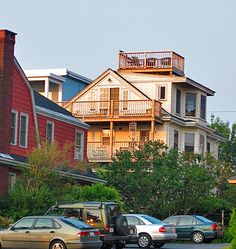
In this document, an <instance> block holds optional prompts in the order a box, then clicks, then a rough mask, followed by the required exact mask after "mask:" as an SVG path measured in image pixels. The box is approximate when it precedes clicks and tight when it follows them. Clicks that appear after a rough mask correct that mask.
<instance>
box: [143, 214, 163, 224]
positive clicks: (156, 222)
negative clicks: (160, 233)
mask: <svg viewBox="0 0 236 249" xmlns="http://www.w3.org/2000/svg"><path fill="white" fill-rule="evenodd" d="M141 217H142V218H144V219H145V220H148V221H149V222H151V223H152V224H159V223H161V221H160V220H158V219H157V218H155V217H152V216H149V215H142V216H141Z"/></svg>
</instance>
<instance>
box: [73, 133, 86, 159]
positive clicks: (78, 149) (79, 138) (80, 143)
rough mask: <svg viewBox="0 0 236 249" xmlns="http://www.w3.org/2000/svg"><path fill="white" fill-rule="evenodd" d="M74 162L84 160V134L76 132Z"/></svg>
mask: <svg viewBox="0 0 236 249" xmlns="http://www.w3.org/2000/svg"><path fill="white" fill-rule="evenodd" d="M74 158H75V160H79V161H83V160H84V132H82V131H76V133H75V155H74Z"/></svg>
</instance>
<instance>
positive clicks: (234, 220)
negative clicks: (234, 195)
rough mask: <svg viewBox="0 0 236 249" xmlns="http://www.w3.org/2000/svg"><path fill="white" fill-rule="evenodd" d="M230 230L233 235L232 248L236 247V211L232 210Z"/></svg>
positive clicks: (235, 248)
mask: <svg viewBox="0 0 236 249" xmlns="http://www.w3.org/2000/svg"><path fill="white" fill-rule="evenodd" d="M229 232H230V234H231V235H232V237H233V239H232V241H231V247H230V248H231V249H236V211H235V209H233V210H232V213H231V216H230V224H229Z"/></svg>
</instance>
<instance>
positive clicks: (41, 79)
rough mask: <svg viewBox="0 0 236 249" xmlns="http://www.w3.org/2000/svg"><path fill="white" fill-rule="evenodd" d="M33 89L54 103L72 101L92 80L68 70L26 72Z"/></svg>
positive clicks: (34, 70)
mask: <svg viewBox="0 0 236 249" xmlns="http://www.w3.org/2000/svg"><path fill="white" fill-rule="evenodd" d="M24 73H25V75H26V77H27V78H28V81H29V83H30V85H31V86H32V88H33V89H34V90H35V91H37V92H39V93H40V94H42V95H43V96H45V97H46V98H48V99H50V100H52V101H54V102H61V101H67V100H69V99H71V98H72V97H73V96H74V95H76V94H77V93H78V92H80V91H81V90H82V89H83V88H84V87H86V86H87V85H88V84H89V83H90V82H91V81H92V80H91V79H89V78H87V77H85V76H82V75H80V74H77V73H75V72H72V71H70V70H68V69H67V68H54V69H33V70H24Z"/></svg>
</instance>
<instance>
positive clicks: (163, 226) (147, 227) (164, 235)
mask: <svg viewBox="0 0 236 249" xmlns="http://www.w3.org/2000/svg"><path fill="white" fill-rule="evenodd" d="M124 216H126V217H127V221H128V225H135V226H136V228H137V234H138V236H139V237H138V241H137V244H138V245H139V247H141V248H150V247H151V246H152V245H153V246H154V247H155V248H161V247H162V246H163V245H164V244H165V242H169V241H173V240H176V238H177V234H176V233H175V227H174V225H170V224H167V223H164V222H162V221H160V220H158V219H156V218H154V217H152V216H149V215H145V214H125V215H124Z"/></svg>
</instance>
